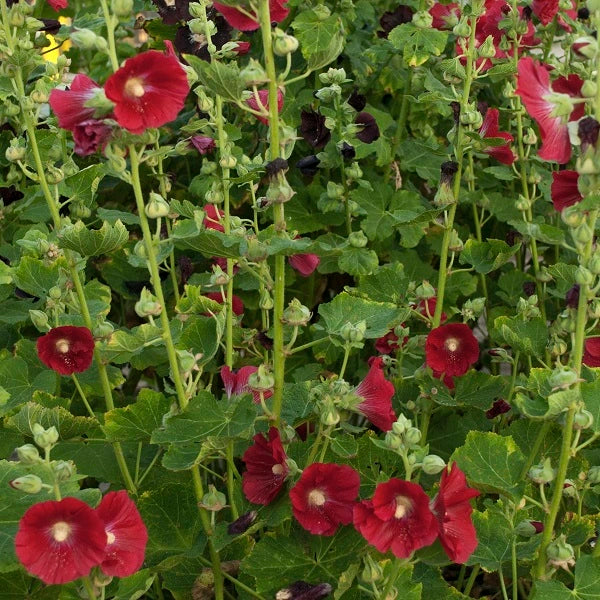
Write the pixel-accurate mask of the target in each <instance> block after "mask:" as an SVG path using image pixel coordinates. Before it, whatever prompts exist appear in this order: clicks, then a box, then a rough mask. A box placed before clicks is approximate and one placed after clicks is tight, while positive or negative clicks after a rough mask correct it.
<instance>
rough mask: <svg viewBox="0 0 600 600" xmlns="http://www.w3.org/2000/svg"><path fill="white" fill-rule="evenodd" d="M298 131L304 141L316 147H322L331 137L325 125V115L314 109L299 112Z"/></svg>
mask: <svg viewBox="0 0 600 600" xmlns="http://www.w3.org/2000/svg"><path fill="white" fill-rule="evenodd" d="M300 133H301V135H302V137H303V138H304V141H305V142H306V143H307V144H308V145H309V146H312V147H313V148H316V149H320V148H324V147H325V146H326V145H327V142H329V140H330V139H331V131H329V129H327V127H325V116H324V115H322V114H320V113H318V112H316V111H314V110H303V111H302V112H301V113H300Z"/></svg>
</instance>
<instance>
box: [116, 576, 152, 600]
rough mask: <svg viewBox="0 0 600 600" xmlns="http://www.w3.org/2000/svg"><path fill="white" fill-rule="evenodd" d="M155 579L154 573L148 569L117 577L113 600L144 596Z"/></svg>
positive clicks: (132, 599) (126, 599)
mask: <svg viewBox="0 0 600 600" xmlns="http://www.w3.org/2000/svg"><path fill="white" fill-rule="evenodd" d="M155 579H156V573H154V574H153V573H151V572H150V569H142V570H141V571H138V572H137V573H135V574H134V575H131V576H129V577H124V578H122V579H119V587H118V588H117V593H116V594H115V596H114V600H138V599H139V598H142V597H144V594H145V593H146V592H147V591H148V590H149V589H150V586H151V585H152V583H153V582H154V580H155Z"/></svg>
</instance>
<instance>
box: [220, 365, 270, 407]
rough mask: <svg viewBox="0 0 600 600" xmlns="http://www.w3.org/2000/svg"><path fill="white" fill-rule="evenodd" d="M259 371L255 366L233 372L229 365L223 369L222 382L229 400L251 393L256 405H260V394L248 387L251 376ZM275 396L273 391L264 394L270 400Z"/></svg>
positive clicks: (221, 372) (221, 373)
mask: <svg viewBox="0 0 600 600" xmlns="http://www.w3.org/2000/svg"><path fill="white" fill-rule="evenodd" d="M257 371H258V367H254V366H246V367H242V368H240V369H238V370H237V371H232V370H231V369H230V368H229V367H228V366H227V365H225V366H223V367H221V371H220V375H221V381H223V387H224V388H225V393H226V394H227V397H228V398H231V397H232V396H235V395H239V394H245V393H251V394H252V396H253V397H254V402H255V403H257V404H258V403H260V393H259V392H257V391H253V390H251V389H250V387H249V386H248V379H249V378H250V375H252V374H253V373H256V372H257ZM272 395H273V392H272V391H271V390H266V391H265V392H263V397H264V398H265V399H266V398H270V397H271V396H272Z"/></svg>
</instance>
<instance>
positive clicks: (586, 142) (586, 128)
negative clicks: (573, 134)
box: [577, 117, 600, 152]
mask: <svg viewBox="0 0 600 600" xmlns="http://www.w3.org/2000/svg"><path fill="white" fill-rule="evenodd" d="M599 132H600V123H598V121H596V119H594V117H584V118H583V119H580V120H579V123H577V135H578V136H579V139H580V140H581V152H585V151H586V150H587V149H588V148H589V147H590V146H592V147H593V148H596V144H597V142H598V133H599Z"/></svg>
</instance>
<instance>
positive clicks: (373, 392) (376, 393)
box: [354, 356, 396, 431]
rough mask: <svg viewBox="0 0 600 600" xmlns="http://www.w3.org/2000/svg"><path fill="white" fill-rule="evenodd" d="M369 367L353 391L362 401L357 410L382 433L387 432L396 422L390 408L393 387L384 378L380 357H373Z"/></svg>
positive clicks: (392, 410) (394, 414)
mask: <svg viewBox="0 0 600 600" xmlns="http://www.w3.org/2000/svg"><path fill="white" fill-rule="evenodd" d="M370 365H371V368H370V369H369V372H368V373H367V375H366V377H365V378H364V379H363V380H362V381H361V383H360V384H359V385H358V387H357V388H356V390H355V391H354V393H355V394H356V395H357V396H358V397H359V398H361V399H362V402H361V403H360V404H359V405H358V406H357V410H358V411H359V412H360V413H362V414H363V415H364V416H365V417H367V419H369V421H371V423H373V425H375V426H376V427H379V429H381V430H382V431H389V430H390V429H391V428H392V425H393V424H394V422H395V421H396V413H395V412H394V409H393V407H392V398H393V396H394V386H393V384H392V383H391V382H390V381H388V380H387V379H386V378H385V375H384V373H383V368H382V365H383V359H382V358H381V356H377V357H373V358H372V360H371V361H370Z"/></svg>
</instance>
